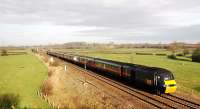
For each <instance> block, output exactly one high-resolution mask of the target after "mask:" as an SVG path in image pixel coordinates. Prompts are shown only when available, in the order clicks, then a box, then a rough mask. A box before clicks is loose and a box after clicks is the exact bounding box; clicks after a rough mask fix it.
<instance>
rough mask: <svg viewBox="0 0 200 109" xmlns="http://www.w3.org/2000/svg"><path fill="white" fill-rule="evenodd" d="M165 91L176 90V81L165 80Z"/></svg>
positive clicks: (171, 91)
mask: <svg viewBox="0 0 200 109" xmlns="http://www.w3.org/2000/svg"><path fill="white" fill-rule="evenodd" d="M165 87H166V89H165V93H173V92H175V91H176V88H177V86H176V81H175V80H165Z"/></svg>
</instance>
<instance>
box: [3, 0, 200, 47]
mask: <svg viewBox="0 0 200 109" xmlns="http://www.w3.org/2000/svg"><path fill="white" fill-rule="evenodd" d="M73 41H86V42H111V41H113V42H116V43H139V42H148V43H159V42H161V43H169V42H172V41H182V42H191V43H196V42H200V0H0V45H4V46H5V45H35V44H53V43H65V42H73Z"/></svg>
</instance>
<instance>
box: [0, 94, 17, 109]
mask: <svg viewBox="0 0 200 109" xmlns="http://www.w3.org/2000/svg"><path fill="white" fill-rule="evenodd" d="M19 101H20V100H19V96H18V95H14V94H3V95H0V109H13V108H15V109H17V108H18V105H19Z"/></svg>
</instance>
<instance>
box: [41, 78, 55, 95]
mask: <svg viewBox="0 0 200 109" xmlns="http://www.w3.org/2000/svg"><path fill="white" fill-rule="evenodd" d="M52 89H53V86H52V84H51V82H50V81H49V80H47V81H45V83H44V84H43V86H42V87H41V92H42V94H43V95H44V96H49V95H51V94H52Z"/></svg>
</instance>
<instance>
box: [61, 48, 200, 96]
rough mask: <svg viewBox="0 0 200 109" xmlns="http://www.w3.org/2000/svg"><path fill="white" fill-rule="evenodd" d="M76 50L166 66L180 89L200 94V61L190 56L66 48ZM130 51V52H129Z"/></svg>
mask: <svg viewBox="0 0 200 109" xmlns="http://www.w3.org/2000/svg"><path fill="white" fill-rule="evenodd" d="M65 51H75V52H77V53H82V54H84V55H89V56H93V57H99V58H105V59H111V60H116V61H122V62H129V63H135V64H141V65H147V66H153V67H161V68H166V69H168V70H170V71H172V72H173V74H174V75H175V78H176V81H177V85H178V90H179V91H186V92H192V93H197V94H200V63H195V62H191V59H190V58H186V57H178V59H177V60H173V59H169V58H167V56H156V55H136V53H137V52H140V53H141V52H143V53H164V54H170V51H167V50H166V49H149V48H144V49H141V48H134V49H107V50H80V49H76V50H65ZM127 52H128V53H127Z"/></svg>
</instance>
